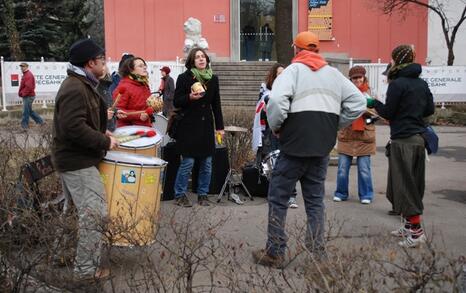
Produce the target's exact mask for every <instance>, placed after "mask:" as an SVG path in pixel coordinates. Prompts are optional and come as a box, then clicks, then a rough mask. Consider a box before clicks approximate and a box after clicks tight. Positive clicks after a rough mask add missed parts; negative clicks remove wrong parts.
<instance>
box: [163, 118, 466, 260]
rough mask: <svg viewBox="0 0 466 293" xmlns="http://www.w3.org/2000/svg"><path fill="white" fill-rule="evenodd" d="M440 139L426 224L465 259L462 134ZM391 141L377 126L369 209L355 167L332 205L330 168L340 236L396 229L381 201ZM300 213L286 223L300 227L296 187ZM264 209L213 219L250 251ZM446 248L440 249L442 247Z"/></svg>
mask: <svg viewBox="0 0 466 293" xmlns="http://www.w3.org/2000/svg"><path fill="white" fill-rule="evenodd" d="M435 129H436V131H437V132H438V135H439V138H440V150H439V153H438V154H436V155H435V156H430V158H429V160H430V161H429V162H427V165H426V166H427V167H426V170H427V171H426V192H425V197H424V205H425V216H424V223H425V225H426V231H427V233H428V234H429V236H431V237H433V238H434V243H437V244H438V245H440V246H441V247H443V245H444V248H445V251H447V252H448V253H451V254H452V255H453V256H459V255H465V254H466V225H465V224H466V128H462V127H435ZM388 137H389V128H388V127H387V126H377V154H376V155H375V156H373V157H372V175H373V181H374V182H373V183H374V189H375V199H374V202H373V203H372V204H371V205H362V204H360V203H359V201H358V197H357V174H356V168H355V167H356V166H355V165H353V167H352V169H351V174H350V178H351V180H350V192H351V195H350V199H349V200H348V201H346V202H342V203H335V202H333V201H332V197H333V192H334V191H335V186H336V173H337V167H336V166H330V167H329V168H328V175H327V182H326V196H325V204H326V207H327V218H328V219H331V220H332V221H336V222H338V223H341V222H343V223H344V226H343V230H342V233H343V235H345V236H346V237H347V238H358V237H359V236H362V235H369V236H370V235H373V236H376V235H384V234H386V233H388V232H389V231H390V230H392V229H394V228H397V227H398V226H399V225H400V218H399V217H396V216H389V215H387V211H388V210H389V209H390V203H389V202H388V201H387V200H386V198H385V189H386V180H387V167H388V162H387V158H386V157H385V155H384V146H385V144H386V142H387V140H388ZM298 193H299V196H298V203H299V208H298V209H296V210H291V209H290V210H289V213H288V222H289V223H304V221H305V213H304V208H303V207H304V206H303V200H302V196H301V190H300V187H299V186H298ZM171 206H173V202H164V203H163V205H162V213H164V212H166V213H169V211H170V210H171V209H170V207H171ZM267 211H268V208H267V203H266V201H265V200H264V199H262V198H256V200H254V201H249V200H246V204H245V205H243V206H239V205H235V204H234V203H232V202H222V203H220V204H219V205H218V206H217V207H216V211H215V214H217V213H219V214H230V215H231V217H230V220H229V222H228V223H227V224H226V226H225V228H224V233H226V234H228V236H229V237H232V238H236V239H244V240H245V241H247V242H248V243H249V244H250V245H251V246H256V247H262V246H263V245H264V243H265V238H266V233H265V228H266V216H267ZM442 242H444V243H442Z"/></svg>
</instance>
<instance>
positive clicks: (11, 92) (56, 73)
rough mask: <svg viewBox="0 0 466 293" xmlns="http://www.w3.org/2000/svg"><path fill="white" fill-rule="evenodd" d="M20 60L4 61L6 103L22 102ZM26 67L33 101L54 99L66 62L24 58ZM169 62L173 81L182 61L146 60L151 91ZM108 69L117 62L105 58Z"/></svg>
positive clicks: (8, 104) (115, 68)
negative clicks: (31, 77) (33, 84)
mask: <svg viewBox="0 0 466 293" xmlns="http://www.w3.org/2000/svg"><path fill="white" fill-rule="evenodd" d="M21 63H22V62H3V63H2V66H3V70H2V72H3V76H2V79H3V83H2V84H3V85H4V89H3V91H4V94H5V97H3V99H2V101H5V104H6V106H12V105H19V104H22V99H21V98H20V97H19V96H18V91H19V85H20V83H21V78H22V72H21V69H20V67H19V64H21ZM27 63H28V64H29V70H30V71H31V73H32V74H33V75H34V78H35V80H36V89H35V92H36V99H35V100H34V103H44V102H45V103H47V104H53V103H55V96H56V94H57V92H58V89H59V88H60V85H61V83H62V82H63V81H64V80H65V78H66V77H67V68H68V64H69V63H67V62H27ZM163 66H168V67H170V69H171V72H170V76H171V77H173V79H174V80H175V81H176V78H177V77H178V75H179V74H181V73H183V71H184V70H185V68H184V65H182V64H179V63H176V62H147V67H148V68H147V70H148V72H149V81H150V88H151V91H157V90H158V89H159V86H160V78H161V73H160V68H162V67H163ZM107 67H108V70H109V72H110V73H111V72H114V71H117V70H118V62H107Z"/></svg>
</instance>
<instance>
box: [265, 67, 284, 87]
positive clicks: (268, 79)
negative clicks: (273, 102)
mask: <svg viewBox="0 0 466 293" xmlns="http://www.w3.org/2000/svg"><path fill="white" fill-rule="evenodd" d="M280 67H283V68H285V66H283V64H280V63H275V64H274V65H272V67H271V68H270V70H269V73H267V77H266V78H265V85H266V86H267V88H268V89H269V90H271V89H272V84H273V82H274V81H275V79H276V78H277V70H278V68H280Z"/></svg>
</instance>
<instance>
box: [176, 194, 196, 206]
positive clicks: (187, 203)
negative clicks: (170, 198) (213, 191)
mask: <svg viewBox="0 0 466 293" xmlns="http://www.w3.org/2000/svg"><path fill="white" fill-rule="evenodd" d="M176 204H177V205H179V206H181V207H185V208H190V207H192V206H193V203H192V202H191V201H190V200H189V198H188V197H187V196H186V195H183V196H182V197H179V198H177V199H176Z"/></svg>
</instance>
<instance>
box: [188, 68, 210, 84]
mask: <svg viewBox="0 0 466 293" xmlns="http://www.w3.org/2000/svg"><path fill="white" fill-rule="evenodd" d="M191 72H192V73H193V75H194V77H195V78H196V79H197V81H199V82H200V83H202V85H205V83H206V82H208V81H209V80H210V79H211V78H212V75H213V72H212V69H210V68H206V69H204V70H199V69H197V68H195V67H193V68H191Z"/></svg>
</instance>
